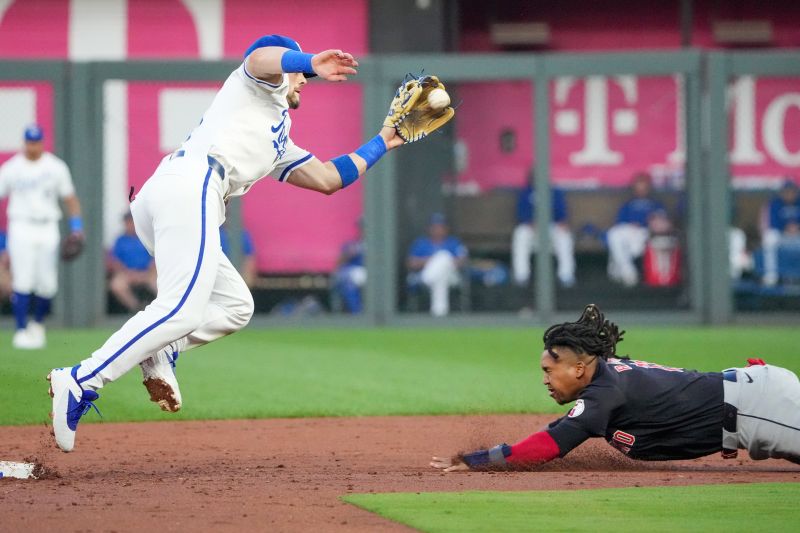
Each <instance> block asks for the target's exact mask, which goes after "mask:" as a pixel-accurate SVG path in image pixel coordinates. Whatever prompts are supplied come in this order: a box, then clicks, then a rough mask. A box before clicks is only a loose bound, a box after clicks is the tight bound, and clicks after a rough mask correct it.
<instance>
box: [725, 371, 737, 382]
mask: <svg viewBox="0 0 800 533" xmlns="http://www.w3.org/2000/svg"><path fill="white" fill-rule="evenodd" d="M722 379H724V380H725V381H733V382H734V383H736V370H726V371H725V372H723V373H722Z"/></svg>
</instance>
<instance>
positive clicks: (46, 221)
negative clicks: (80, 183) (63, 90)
mask: <svg viewBox="0 0 800 533" xmlns="http://www.w3.org/2000/svg"><path fill="white" fill-rule="evenodd" d="M24 136H25V147H24V149H23V151H22V152H20V153H18V154H16V155H14V156H13V157H12V158H11V159H9V160H8V161H6V163H5V164H3V166H2V167H0V198H4V197H6V196H8V197H9V202H8V255H9V259H10V264H11V277H12V280H11V283H12V290H13V294H12V297H11V300H12V308H13V310H14V319H15V322H16V332H15V333H14V337H13V340H12V344H13V346H14V347H15V348H20V349H38V348H43V347H44V346H45V330H44V325H43V322H44V318H45V317H46V316H47V314H48V313H49V312H50V303H51V300H52V298H53V297H54V296H55V294H56V291H57V289H58V249H59V241H60V235H59V229H58V224H59V220H61V208H60V206H59V204H58V200H59V199H62V200H63V201H64V206H65V207H66V211H67V214H68V215H69V229H70V232H72V233H75V234H79V235H81V236H82V235H83V222H82V220H81V206H80V202H79V201H78V197H77V196H76V195H75V187H74V186H73V184H72V176H71V175H70V172H69V168H67V165H66V164H65V163H64V162H63V161H62V160H61V159H59V158H58V157H56V156H55V155H53V154H51V153H50V152H46V151H45V150H44V144H43V142H42V140H43V139H44V133H43V131H42V128H41V127H39V126H38V125H32V126H30V127H28V128H27V129H26V130H25V135H24ZM31 305H32V307H33V320H28V314H29V311H30V309H31Z"/></svg>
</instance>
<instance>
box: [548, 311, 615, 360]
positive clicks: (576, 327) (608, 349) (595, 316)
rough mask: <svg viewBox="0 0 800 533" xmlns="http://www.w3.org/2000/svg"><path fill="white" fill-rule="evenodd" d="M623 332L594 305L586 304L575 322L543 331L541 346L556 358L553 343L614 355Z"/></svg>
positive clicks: (584, 352) (600, 354)
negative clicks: (542, 344) (542, 343)
mask: <svg viewBox="0 0 800 533" xmlns="http://www.w3.org/2000/svg"><path fill="white" fill-rule="evenodd" d="M624 333H625V332H624V331H620V330H619V328H618V327H617V325H616V324H614V323H613V322H609V321H608V320H606V318H605V316H604V315H603V313H602V312H600V309H598V308H597V306H596V305H594V304H589V305H587V306H586V309H584V310H583V314H582V315H581V317H580V318H579V319H578V321H577V322H564V323H563V324H556V325H555V326H550V328H548V330H547V331H545V332H544V348H545V350H547V351H548V352H550V355H552V356H553V357H554V358H556V359H558V355H557V354H555V353H553V350H552V348H553V346H567V347H569V348H571V349H572V350H574V351H575V353H578V354H588V355H597V356H600V357H602V358H603V359H608V358H609V357H617V355H616V352H617V343H618V342H620V341H621V340H622V335H623V334H624Z"/></svg>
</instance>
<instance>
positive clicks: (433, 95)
mask: <svg viewBox="0 0 800 533" xmlns="http://www.w3.org/2000/svg"><path fill="white" fill-rule="evenodd" d="M449 104H450V95H449V94H447V91H445V90H444V89H434V90H432V91H431V92H430V94H428V105H430V106H431V108H432V109H436V110H439V109H444V108H445V107H447V106H448V105H449Z"/></svg>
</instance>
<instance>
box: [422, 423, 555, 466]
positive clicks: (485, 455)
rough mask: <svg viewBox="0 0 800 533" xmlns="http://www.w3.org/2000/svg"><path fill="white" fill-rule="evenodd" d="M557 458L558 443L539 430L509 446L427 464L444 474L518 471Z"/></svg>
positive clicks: (442, 458)
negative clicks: (512, 468) (471, 471)
mask: <svg viewBox="0 0 800 533" xmlns="http://www.w3.org/2000/svg"><path fill="white" fill-rule="evenodd" d="M559 455H560V452H559V448H558V444H556V441H555V440H553V437H551V436H550V434H549V433H548V432H547V431H539V432H537V433H534V434H533V435H530V436H529V437H527V438H525V439H523V440H521V441H520V442H518V443H516V444H514V445H513V446H509V445H508V444H498V445H497V446H494V447H493V448H489V449H488V450H478V451H475V452H472V453H465V454H459V455H457V456H456V457H453V458H450V457H434V458H433V460H432V461H431V463H430V465H431V466H432V467H433V468H437V469H439V470H444V471H445V472H460V471H463V470H486V469H496V468H508V467H517V468H519V467H530V466H535V465H539V464H542V463H546V462H548V461H551V460H553V459H555V458H556V457H558V456H559Z"/></svg>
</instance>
